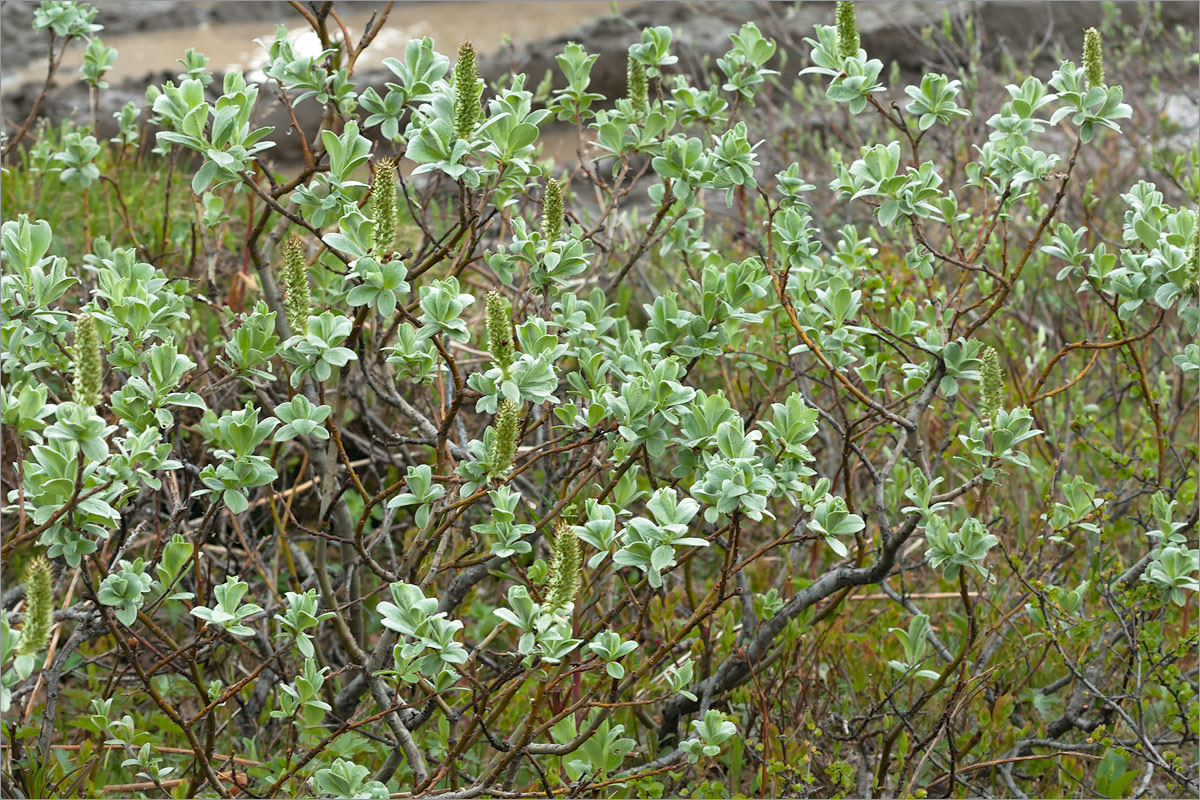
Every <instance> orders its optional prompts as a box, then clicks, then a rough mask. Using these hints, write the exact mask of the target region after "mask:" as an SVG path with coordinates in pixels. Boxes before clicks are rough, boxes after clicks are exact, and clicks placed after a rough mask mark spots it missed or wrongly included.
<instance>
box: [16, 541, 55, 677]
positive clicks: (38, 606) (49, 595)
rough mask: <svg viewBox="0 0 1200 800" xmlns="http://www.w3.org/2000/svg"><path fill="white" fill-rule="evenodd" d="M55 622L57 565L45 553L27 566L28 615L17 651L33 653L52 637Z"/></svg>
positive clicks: (26, 602)
mask: <svg viewBox="0 0 1200 800" xmlns="http://www.w3.org/2000/svg"><path fill="white" fill-rule="evenodd" d="M53 622H54V568H53V567H52V566H50V562H49V561H47V560H46V559H45V558H43V557H42V556H38V557H36V558H34V559H33V560H31V561H30V562H29V564H27V565H26V567H25V616H24V621H23V622H22V623H21V641H20V644H19V645H18V651H19V652H20V653H21V654H23V655H32V654H34V653H36V652H38V651H39V650H41V649H42V648H43V647H45V646H46V642H48V641H49V640H50V627H51V625H52V624H53Z"/></svg>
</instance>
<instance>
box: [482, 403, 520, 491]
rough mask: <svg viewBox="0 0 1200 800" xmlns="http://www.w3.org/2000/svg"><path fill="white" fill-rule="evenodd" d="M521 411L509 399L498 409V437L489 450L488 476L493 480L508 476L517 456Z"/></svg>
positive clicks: (496, 422) (495, 437)
mask: <svg viewBox="0 0 1200 800" xmlns="http://www.w3.org/2000/svg"><path fill="white" fill-rule="evenodd" d="M519 411H520V409H519V408H518V406H517V404H516V403H514V402H513V401H512V400H509V399H508V398H505V399H504V400H502V401H501V402H500V407H499V408H497V409H496V421H495V426H496V428H495V430H496V435H495V436H494V437H493V438H492V442H491V446H490V447H489V448H488V475H489V476H490V477H492V478H500V477H503V476H504V475H507V474H508V470H509V469H510V468H511V467H512V462H513V458H515V457H516V455H517V436H518V435H519V433H520V431H519V430H518V427H519V426H520V424H521V423H520V420H519V419H518V416H519Z"/></svg>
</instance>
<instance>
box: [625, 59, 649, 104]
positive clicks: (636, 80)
mask: <svg viewBox="0 0 1200 800" xmlns="http://www.w3.org/2000/svg"><path fill="white" fill-rule="evenodd" d="M625 83H626V86H627V87H628V90H627V91H628V93H629V102H630V104H632V105H633V110H634V111H636V112H638V113H639V114H645V113H646V112H647V111H648V110H649V109H650V99H649V97H650V95H649V91H648V90H647V87H646V68H645V67H643V66H642V65H641V64H639V63H638V61H637V59H635V58H634V57H633V56H632V55H631V56H629V57H628V61H627V62H626V64H625Z"/></svg>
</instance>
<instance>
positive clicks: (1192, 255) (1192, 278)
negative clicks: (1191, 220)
mask: <svg viewBox="0 0 1200 800" xmlns="http://www.w3.org/2000/svg"><path fill="white" fill-rule="evenodd" d="M1184 263H1185V264H1186V269H1187V282H1188V287H1189V288H1190V289H1191V291H1192V293H1193V294H1196V293H1200V220H1197V228H1196V229H1195V230H1193V231H1192V240H1191V241H1190V242H1188V248H1187V258H1186V260H1185V262H1184Z"/></svg>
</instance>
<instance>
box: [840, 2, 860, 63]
mask: <svg viewBox="0 0 1200 800" xmlns="http://www.w3.org/2000/svg"><path fill="white" fill-rule="evenodd" d="M837 44H838V57H839V58H842V59H847V58H853V57H854V56H856V55H858V49H859V38H858V21H857V20H856V19H855V15H854V0H838V4H837Z"/></svg>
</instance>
